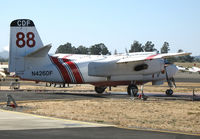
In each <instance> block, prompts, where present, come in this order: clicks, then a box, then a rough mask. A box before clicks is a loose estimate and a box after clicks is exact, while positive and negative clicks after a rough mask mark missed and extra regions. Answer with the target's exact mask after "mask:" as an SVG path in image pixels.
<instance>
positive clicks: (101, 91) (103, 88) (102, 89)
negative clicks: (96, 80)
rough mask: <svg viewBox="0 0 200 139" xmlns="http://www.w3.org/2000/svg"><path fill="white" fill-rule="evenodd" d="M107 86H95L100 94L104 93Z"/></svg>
mask: <svg viewBox="0 0 200 139" xmlns="http://www.w3.org/2000/svg"><path fill="white" fill-rule="evenodd" d="M106 88H107V87H104V86H103V87H96V86H95V88H94V90H95V91H96V92H97V93H98V94H102V93H103V92H104V91H105V90H106Z"/></svg>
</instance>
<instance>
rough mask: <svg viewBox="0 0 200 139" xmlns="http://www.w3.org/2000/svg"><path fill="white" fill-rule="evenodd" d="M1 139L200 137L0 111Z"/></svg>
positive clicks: (162, 138) (170, 138) (161, 138)
mask: <svg viewBox="0 0 200 139" xmlns="http://www.w3.org/2000/svg"><path fill="white" fill-rule="evenodd" d="M0 115H1V116H0V123H1V124H0V138H1V139H55V138H56V139H66V138H70V139H85V138H87V139H105V138H106V139H155V138H159V139H179V138H180V139H199V138H200V136H194V135H186V134H180V133H172V132H171V133H169V132H164V131H163V132H159V131H148V130H136V129H123V128H116V127H114V126H112V125H105V124H98V123H88V122H80V121H73V120H65V119H58V118H51V117H45V116H37V115H31V114H24V113H20V112H11V111H5V110H0Z"/></svg>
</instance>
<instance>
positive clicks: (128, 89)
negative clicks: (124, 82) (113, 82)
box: [127, 84, 138, 97]
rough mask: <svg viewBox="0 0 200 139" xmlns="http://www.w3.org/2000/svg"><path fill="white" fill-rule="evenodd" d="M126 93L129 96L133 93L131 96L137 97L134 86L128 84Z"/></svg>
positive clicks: (136, 88) (136, 89)
mask: <svg viewBox="0 0 200 139" xmlns="http://www.w3.org/2000/svg"><path fill="white" fill-rule="evenodd" d="M127 93H128V95H129V96H131V93H133V96H134V97H136V96H137V95H138V87H137V86H136V85H134V84H130V85H129V86H128V88H127Z"/></svg>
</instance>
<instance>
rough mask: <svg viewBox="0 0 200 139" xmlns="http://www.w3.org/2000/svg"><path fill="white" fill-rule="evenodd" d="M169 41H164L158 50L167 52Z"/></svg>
mask: <svg viewBox="0 0 200 139" xmlns="http://www.w3.org/2000/svg"><path fill="white" fill-rule="evenodd" d="M169 50H170V49H169V43H168V42H164V44H163V46H162V48H161V49H160V52H161V53H168V51H169Z"/></svg>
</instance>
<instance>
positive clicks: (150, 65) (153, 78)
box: [9, 19, 190, 96]
mask: <svg viewBox="0 0 200 139" xmlns="http://www.w3.org/2000/svg"><path fill="white" fill-rule="evenodd" d="M50 48H51V45H50V44H49V45H45V46H44V45H43V43H42V40H41V39H40V36H39V34H38V32H37V30H36V28H35V25H34V23H33V21H31V20H29V19H17V20H14V21H12V23H11V24H10V54H9V55H10V58H9V72H15V74H16V75H17V76H19V77H20V78H21V79H24V80H33V81H39V82H40V81H44V82H52V83H70V84H92V85H94V89H95V91H96V92H97V93H103V92H104V91H105V89H106V88H107V87H108V86H119V85H127V86H128V87H127V93H128V94H129V95H130V94H133V95H134V96H136V95H137V93H138V87H137V85H143V84H145V83H147V82H152V85H161V84H163V81H164V80H165V79H166V80H167V82H168V84H169V87H170V89H168V90H166V94H168V95H172V94H173V90H172V89H171V87H172V85H173V84H174V79H173V76H174V75H175V73H176V72H177V68H176V66H175V65H173V64H167V63H166V62H165V60H164V59H165V58H169V57H174V56H183V55H189V54H190V53H184V52H182V53H168V54H157V53H154V52H137V53H129V54H124V55H109V56H103V55H79V54H55V55H52V56H51V55H49V54H48V52H49V50H50Z"/></svg>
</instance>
